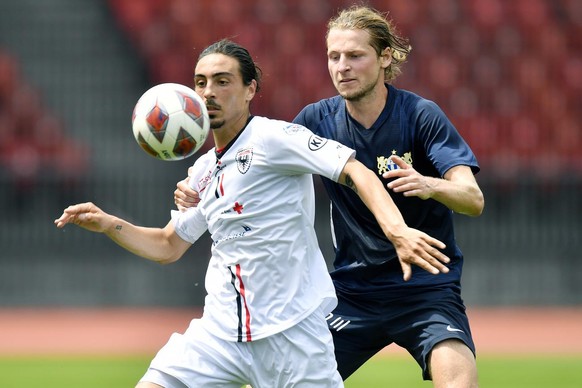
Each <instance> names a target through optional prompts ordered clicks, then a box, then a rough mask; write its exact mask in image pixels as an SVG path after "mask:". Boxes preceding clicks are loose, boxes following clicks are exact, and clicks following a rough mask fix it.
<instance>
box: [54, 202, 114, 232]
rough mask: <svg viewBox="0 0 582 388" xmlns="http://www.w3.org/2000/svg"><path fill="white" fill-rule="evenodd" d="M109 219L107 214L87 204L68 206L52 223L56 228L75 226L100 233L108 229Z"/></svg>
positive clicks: (89, 203) (91, 204)
mask: <svg viewBox="0 0 582 388" xmlns="http://www.w3.org/2000/svg"><path fill="white" fill-rule="evenodd" d="M110 218H111V216H110V215H109V214H107V213H105V212H104V211H103V210H101V209H99V208H98V207H97V206H95V205H94V204H93V203H91V202H87V203H81V204H77V205H72V206H69V207H68V208H66V209H65V210H64V211H63V214H62V215H61V216H60V217H59V218H57V219H56V220H55V221H54V222H55V225H56V226H57V228H63V227H64V226H65V225H66V224H75V225H78V226H80V227H81V228H84V229H87V230H89V231H91V232H99V233H102V232H104V231H105V230H107V228H108V227H109V225H110V222H109V219H110Z"/></svg>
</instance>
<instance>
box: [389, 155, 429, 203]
mask: <svg viewBox="0 0 582 388" xmlns="http://www.w3.org/2000/svg"><path fill="white" fill-rule="evenodd" d="M390 160H392V161H393V162H394V163H396V165H397V166H398V167H399V168H397V169H394V170H391V171H388V172H385V173H384V174H382V177H384V178H385V179H394V178H396V179H394V180H393V181H392V182H390V183H388V185H387V186H388V188H389V189H390V190H393V191H394V192H395V193H402V194H403V195H404V196H405V197H419V198H421V199H428V198H431V197H432V195H433V193H434V185H435V178H432V177H425V176H424V175H421V174H420V173H418V172H417V171H416V170H415V169H414V168H413V167H412V166H411V165H409V164H408V163H406V162H405V161H404V160H403V159H402V158H400V157H399V156H396V155H392V156H390Z"/></svg>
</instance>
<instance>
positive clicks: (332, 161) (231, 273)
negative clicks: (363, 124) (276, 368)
mask: <svg viewBox="0 0 582 388" xmlns="http://www.w3.org/2000/svg"><path fill="white" fill-rule="evenodd" d="M223 152H224V153H223V154H222V155H221V157H220V159H218V158H217V156H216V153H215V150H214V149H212V150H210V151H209V152H208V153H206V154H205V155H202V156H201V157H200V158H199V159H198V160H197V161H196V163H195V164H194V168H193V171H192V175H191V177H190V184H191V185H192V187H193V188H194V189H195V190H197V191H198V192H199V194H200V199H201V200H200V203H199V204H198V207H196V208H191V209H189V210H187V211H186V212H183V213H180V212H177V211H174V212H172V217H173V222H174V226H175V229H176V232H177V233H178V235H179V236H180V237H181V238H183V239H184V240H186V241H189V242H191V243H194V242H195V241H196V240H197V239H198V238H199V237H200V236H201V235H202V234H203V233H204V232H205V231H206V229H207V228H208V231H209V232H210V234H211V236H212V240H213V244H212V257H211V259H210V262H209V265H208V270H207V273H206V280H205V285H206V291H207V296H206V300H205V306H204V314H203V316H202V322H203V324H204V325H205V327H206V328H207V329H208V330H209V331H210V332H211V333H213V334H215V335H216V336H218V337H220V338H223V339H225V340H228V341H239V342H246V341H253V340H258V339H261V338H265V337H267V336H270V335H272V334H275V333H278V332H281V331H283V330H286V329H288V328H289V327H291V326H293V325H295V324H297V323H298V322H300V321H301V320H303V319H304V318H305V317H307V316H308V315H309V314H310V313H312V312H313V311H314V310H315V309H317V308H318V307H319V306H322V307H323V311H324V312H325V313H326V314H327V313H328V312H330V311H331V310H332V309H333V308H334V307H335V305H336V303H337V299H336V296H335V291H334V288H333V283H332V281H331V278H330V276H329V274H328V271H327V266H326V263H325V261H324V258H323V255H322V253H321V251H320V249H319V245H318V242H317V237H316V234H315V230H314V217H315V201H314V189H313V177H312V175H311V174H318V175H322V176H324V177H327V178H329V179H331V180H333V181H337V180H338V179H339V176H340V173H341V171H342V170H343V168H344V166H345V164H346V162H347V161H348V159H349V158H350V157H351V156H352V155H353V154H354V151H353V150H351V149H349V148H347V147H345V146H343V145H341V144H340V143H337V142H335V141H332V140H327V139H323V138H321V137H318V136H316V135H314V134H313V133H312V132H311V131H309V130H308V129H306V128H305V127H302V126H299V125H297V124H291V123H287V122H284V121H278V120H271V119H267V118H264V117H253V118H252V120H250V122H249V123H248V125H247V126H246V128H245V129H244V130H243V131H242V132H241V133H240V134H239V136H238V138H236V139H235V140H234V141H233V142H232V143H231V144H230V145H229V146H228V148H227V149H226V150H225V151H223Z"/></svg>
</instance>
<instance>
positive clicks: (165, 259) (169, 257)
mask: <svg viewBox="0 0 582 388" xmlns="http://www.w3.org/2000/svg"><path fill="white" fill-rule="evenodd" d="M181 257H182V253H178V252H171V253H167V254H165V255H161V256H158V257H156V258H154V259H153V261H155V262H156V263H158V264H160V265H168V264H172V263H175V262H176V261H178V260H180V258H181Z"/></svg>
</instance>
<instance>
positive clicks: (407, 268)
mask: <svg viewBox="0 0 582 388" xmlns="http://www.w3.org/2000/svg"><path fill="white" fill-rule="evenodd" d="M339 183H341V184H344V185H346V186H348V187H350V188H352V189H353V190H354V191H355V192H356V193H357V194H358V195H359V196H360V198H361V199H362V201H363V202H364V203H365V204H366V206H367V207H368V209H370V211H371V212H372V213H373V214H374V216H375V217H376V220H377V221H378V224H379V225H380V227H381V228H382V230H383V231H384V233H385V234H386V237H387V238H388V239H389V240H390V241H391V242H392V244H394V247H395V248H396V253H397V254H398V260H399V261H400V265H401V267H402V272H403V273H404V280H410V278H411V276H412V267H411V266H412V264H414V265H417V266H419V267H421V268H423V269H424V270H426V271H428V272H430V273H433V274H435V275H436V274H438V273H440V272H443V273H446V272H448V271H449V269H448V268H447V267H446V265H445V264H444V263H448V262H449V258H448V257H447V256H446V255H445V254H443V253H442V252H441V251H440V249H444V248H445V244H444V243H442V242H441V241H439V240H437V239H435V238H433V237H431V236H429V235H428V234H426V233H424V232H421V231H419V230H417V229H413V228H409V227H408V226H407V225H406V223H405V222H404V218H403V217H402V214H401V213H400V210H399V209H398V207H396V204H395V203H394V201H393V200H392V198H391V197H390V195H389V194H388V192H387V191H386V189H384V186H383V184H382V182H381V181H380V179H379V178H378V177H377V176H376V174H374V172H372V171H371V170H370V169H368V168H367V167H366V166H364V165H363V164H362V163H360V162H359V161H357V160H356V159H354V158H351V159H350V160H349V161H348V162H347V163H346V165H345V166H344V169H343V170H342V174H341V176H340V180H339Z"/></svg>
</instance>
